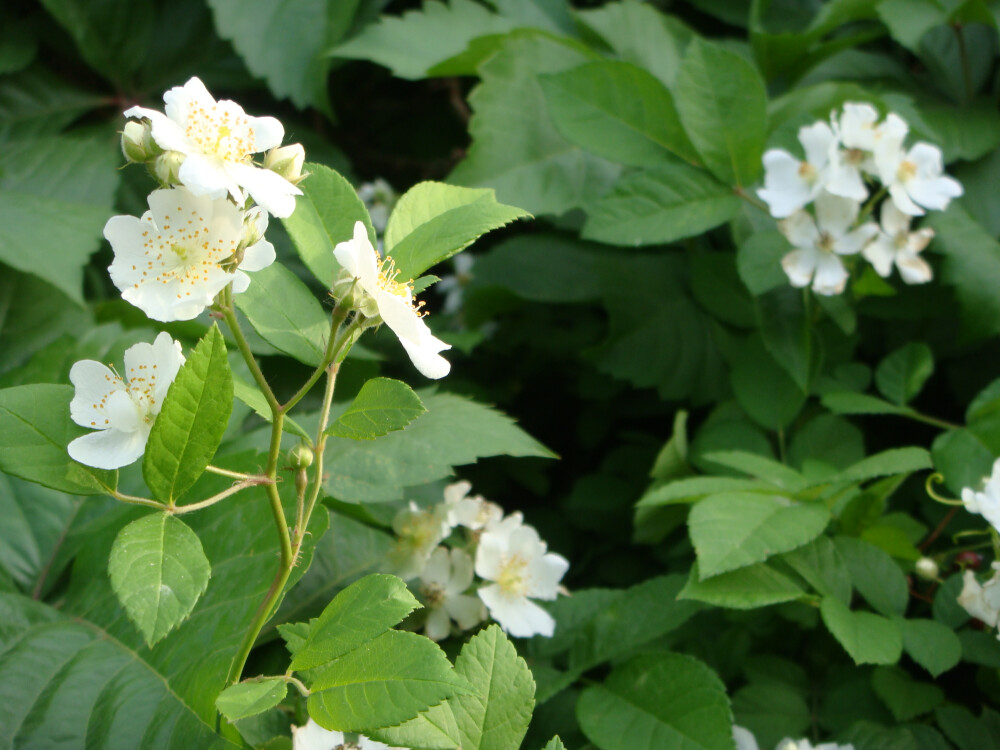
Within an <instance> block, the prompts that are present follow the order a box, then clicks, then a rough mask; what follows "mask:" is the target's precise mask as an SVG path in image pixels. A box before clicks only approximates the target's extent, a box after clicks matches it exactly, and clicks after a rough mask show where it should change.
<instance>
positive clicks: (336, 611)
mask: <svg viewBox="0 0 1000 750" xmlns="http://www.w3.org/2000/svg"><path fill="white" fill-rule="evenodd" d="M419 606H420V605H419V604H418V603H417V600H416V599H415V598H414V597H413V594H411V593H410V590H409V589H408V588H406V584H405V583H403V582H402V581H401V580H400V579H398V578H396V577H395V576H390V575H383V574H373V575H370V576H365V577H364V578H362V579H361V580H360V581H355V582H354V583H352V584H351V585H350V586H348V587H347V588H346V589H344V590H343V591H341V592H340V593H339V594H337V596H335V597H334V599H333V601H332V602H330V603H329V604H328V605H327V607H326V609H324V610H323V613H322V614H321V615H320V616H319V617H317V618H316V619H315V620H312V621H311V622H310V624H309V636H308V638H307V639H306V641H305V643H303V644H302V645H301V646H299V647H298V650H297V651H296V652H295V658H294V659H292V669H310V668H312V667H318V666H319V665H321V664H325V663H327V662H329V661H332V660H333V659H336V658H337V657H339V656H343V655H344V654H346V653H347V652H349V651H351V650H352V649H356V648H358V647H359V646H361V645H363V644H365V643H367V642H368V641H370V640H372V639H373V638H375V637H377V636H379V635H381V634H382V633H384V632H385V631H386V630H388V629H389V628H391V627H392V626H393V625H396V624H397V623H399V622H400V621H401V620H402V619H403V618H404V617H406V616H407V615H408V614H410V612H412V611H413V610H414V609H416V608H417V607H419ZM414 713H415V712H414ZM407 718H408V717H407Z"/></svg>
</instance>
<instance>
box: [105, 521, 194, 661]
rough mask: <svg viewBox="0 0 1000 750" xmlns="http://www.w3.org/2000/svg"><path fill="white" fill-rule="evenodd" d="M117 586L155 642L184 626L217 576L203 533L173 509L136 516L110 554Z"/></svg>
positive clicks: (127, 606)
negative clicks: (208, 554)
mask: <svg viewBox="0 0 1000 750" xmlns="http://www.w3.org/2000/svg"><path fill="white" fill-rule="evenodd" d="M108 574H109V575H110V576H111V588H112V589H114V592H115V595H116V596H117V597H118V600H119V601H120V602H121V603H122V606H123V607H124V608H125V612H126V613H127V614H128V616H129V619H130V620H132V622H133V623H135V626H136V627H137V628H138V629H139V632H141V633H142V637H143V638H144V639H145V641H146V645H147V646H152V645H153V644H154V643H156V642H157V641H159V640H161V639H162V638H163V637H164V636H165V635H167V633H169V632H170V631H171V630H173V629H174V628H176V627H177V626H178V625H180V624H181V623H182V622H183V621H184V620H185V619H186V618H187V616H188V615H190V614H191V610H193V609H194V605H195V604H196V603H197V601H198V599H199V598H200V597H201V595H202V594H204V593H205V589H206V588H207V586H208V579H209V578H210V577H211V575H212V569H211V567H210V566H209V562H208V558H207V557H205V551H204V550H203V549H202V546H201V540H199V539H198V535H197V534H195V533H194V532H193V531H191V529H189V528H188V527H187V526H186V525H185V524H184V523H183V522H182V521H180V520H179V519H177V518H175V517H174V516H172V515H170V514H169V513H154V514H152V515H149V516H145V517H143V518H140V519H139V520H138V521H133V522H132V523H130V524H129V525H128V526H126V527H125V528H124V529H122V530H121V531H120V532H118V536H117V537H115V543H114V546H112V548H111V556H110V557H109V558H108Z"/></svg>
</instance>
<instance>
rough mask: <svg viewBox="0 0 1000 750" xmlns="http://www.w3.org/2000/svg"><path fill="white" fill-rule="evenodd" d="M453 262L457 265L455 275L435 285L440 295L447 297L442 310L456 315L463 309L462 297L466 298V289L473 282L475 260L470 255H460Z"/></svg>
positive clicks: (446, 277)
mask: <svg viewBox="0 0 1000 750" xmlns="http://www.w3.org/2000/svg"><path fill="white" fill-rule="evenodd" d="M452 262H453V263H454V265H455V274H454V275H453V276H445V277H444V278H443V279H441V281H439V282H438V283H437V284H436V285H435V287H434V288H435V289H437V291H438V292H439V293H440V294H443V295H445V297H444V305H443V307H442V308H441V309H442V310H443V311H444V312H445V313H448V314H452V313H456V312H458V311H459V309H461V307H462V297H464V296H465V287H466V286H467V285H468V283H469V281H471V280H472V266H473V265H474V264H475V259H474V257H473V256H472V255H471V254H470V253H459V254H458V255H456V256H455V257H454V258H452Z"/></svg>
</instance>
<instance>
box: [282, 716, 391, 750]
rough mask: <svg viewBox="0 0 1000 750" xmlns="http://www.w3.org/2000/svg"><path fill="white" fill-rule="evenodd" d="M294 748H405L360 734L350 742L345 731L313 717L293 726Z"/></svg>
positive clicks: (314, 749) (326, 749)
mask: <svg viewBox="0 0 1000 750" xmlns="http://www.w3.org/2000/svg"><path fill="white" fill-rule="evenodd" d="M292 750H405V749H404V748H400V747H389V746H388V745H383V744H382V743H381V742H376V741H375V740H370V739H368V738H367V737H365V736H364V735H358V739H357V741H356V742H348V741H347V739H346V738H345V737H344V733H343V732H335V731H332V730H330V729H323V727H321V726H320V725H319V724H317V723H316V722H315V721H313V720H312V719H309V721H307V722H306V724H305V725H304V726H301V727H296V726H293V727H292Z"/></svg>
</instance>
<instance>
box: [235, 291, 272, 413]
mask: <svg viewBox="0 0 1000 750" xmlns="http://www.w3.org/2000/svg"><path fill="white" fill-rule="evenodd" d="M222 315H223V317H224V318H225V319H226V324H227V325H228V326H229V330H230V332H231V333H232V334H233V338H234V339H235V340H236V346H237V347H238V348H239V350H240V354H242V355H243V359H244V360H245V361H246V363H247V367H249V368H250V373H251V374H252V375H253V379H254V380H255V381H256V383H257V387H258V388H260V390H261V393H263V394H264V398H265V399H267V405H268V406H269V407H271V413H272V414H277V413H278V412H279V411H280V409H281V405H280V404H279V403H278V399H277V398H276V397H275V395H274V391H272V390H271V386H270V385H268V382H267V378H265V377H264V373H263V372H261V369H260V365H258V364H257V360H256V359H255V358H254V355H253V352H252V351H250V344H248V343H247V339H246V336H244V335H243V330H242V329H241V328H240V322H239V320H237V318H236V312H235V310H234V308H233V288H232V284H230V285H229V286H227V287H226V288H225V289H223V290H222Z"/></svg>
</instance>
